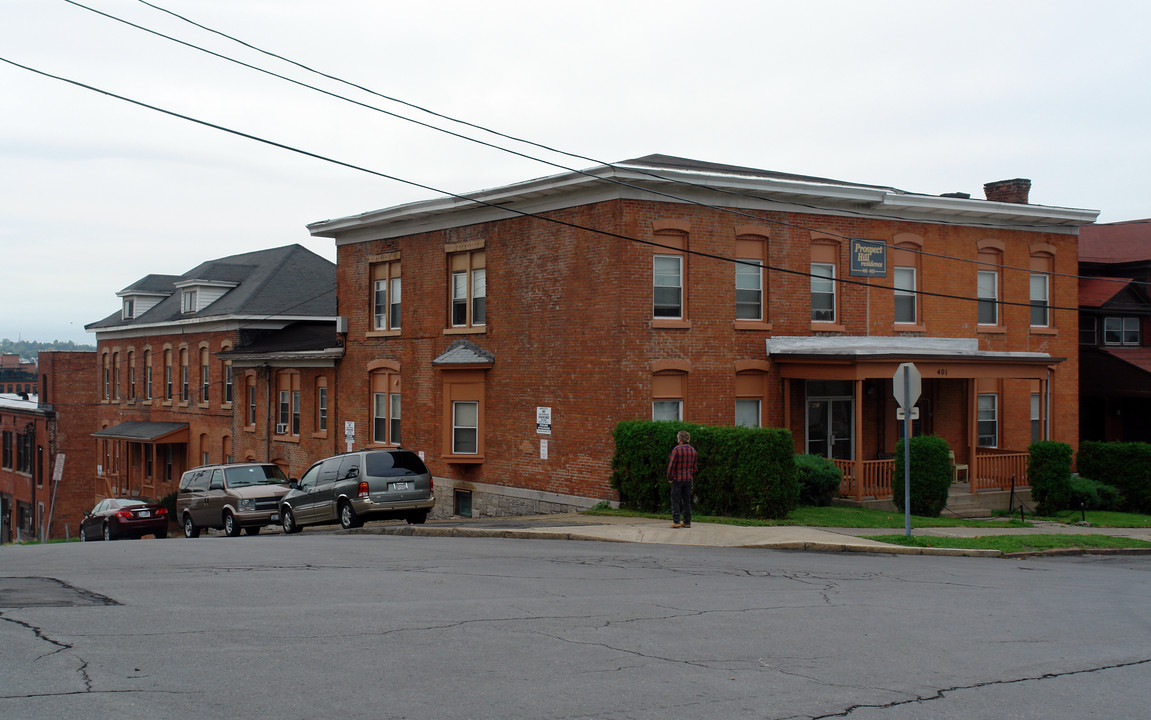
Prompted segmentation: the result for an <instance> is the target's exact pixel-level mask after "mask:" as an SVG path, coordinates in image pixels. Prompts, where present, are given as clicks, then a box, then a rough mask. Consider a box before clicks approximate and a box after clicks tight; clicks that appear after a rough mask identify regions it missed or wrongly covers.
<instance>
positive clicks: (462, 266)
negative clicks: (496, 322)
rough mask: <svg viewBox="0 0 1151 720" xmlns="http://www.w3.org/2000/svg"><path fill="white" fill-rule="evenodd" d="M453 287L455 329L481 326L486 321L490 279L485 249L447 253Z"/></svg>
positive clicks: (450, 282)
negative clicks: (488, 277) (488, 279)
mask: <svg viewBox="0 0 1151 720" xmlns="http://www.w3.org/2000/svg"><path fill="white" fill-rule="evenodd" d="M448 263H449V268H450V276H449V278H448V281H449V286H450V288H451V308H450V311H449V315H450V318H451V326H452V327H454V328H462V327H480V326H483V325H484V324H485V323H486V321H487V299H488V281H487V267H486V255H485V253H484V251H483V250H473V251H471V252H459V253H452V254H451V255H450V256H448Z"/></svg>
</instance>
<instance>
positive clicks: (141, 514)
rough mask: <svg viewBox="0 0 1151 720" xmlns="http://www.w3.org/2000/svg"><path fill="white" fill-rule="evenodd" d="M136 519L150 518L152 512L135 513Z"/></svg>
mask: <svg viewBox="0 0 1151 720" xmlns="http://www.w3.org/2000/svg"><path fill="white" fill-rule="evenodd" d="M136 517H152V512H151V511H150V510H141V511H140V512H138V513H136Z"/></svg>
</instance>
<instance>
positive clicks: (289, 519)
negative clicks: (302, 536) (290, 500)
mask: <svg viewBox="0 0 1151 720" xmlns="http://www.w3.org/2000/svg"><path fill="white" fill-rule="evenodd" d="M280 524H281V525H282V526H283V528H284V534H285V535H292V534H294V533H298V532H300V526H299V525H297V524H296V516H295V515H293V514H292V511H291V510H290V509H288V508H284V511H283V512H281V513H280Z"/></svg>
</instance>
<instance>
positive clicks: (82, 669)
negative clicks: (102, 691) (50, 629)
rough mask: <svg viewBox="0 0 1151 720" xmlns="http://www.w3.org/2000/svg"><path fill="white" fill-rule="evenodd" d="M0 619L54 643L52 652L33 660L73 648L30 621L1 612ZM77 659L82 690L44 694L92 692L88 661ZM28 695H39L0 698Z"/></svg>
mask: <svg viewBox="0 0 1151 720" xmlns="http://www.w3.org/2000/svg"><path fill="white" fill-rule="evenodd" d="M0 620H2V621H4V622H8V623H12V624H13V625H18V626H20V627H23V628H25V629H27V630H31V631H32V634H33V635H34V636H35V637H36V639H37V640H41V641H43V642H46V643H48V644H49V645H55V646H56V649H55V650H53V651H52V652H48V653H44V654H43V655H40V656H39V657H37V658H36V659H35V660H33V662H37V661H39V660H43V659H44V658H46V657H50V656H52V655H55V654H56V653H61V652H64V651H65V650H72V649H73V646H72V645H71V644H70V643H66V642H60V641H59V640H55V639H53V638H50V637H48V636H47V635H45V634H44V631H43V630H42V629H41V628H39V627H37V626H36V625H33V624H32V623H28V622H25V621H23V620H17V619H16V618H13V617H8V616H7V615H5V614H4V613H3V612H0ZM77 659H78V660H79V661H80V666H79V667H78V668H76V673H77V674H78V675H79V676H80V681H81V682H83V683H84V690H83V691H82V692H81V691H71V692H67V693H46V695H56V694H64V695H73V694H83V693H90V692H92V676H91V675H89V674H88V661H87V660H84V659H83V658H77ZM30 697H41V695H38V694H32V695H0V698H3V699H6V700H7V699H12V698H30Z"/></svg>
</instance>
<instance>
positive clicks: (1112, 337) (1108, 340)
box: [1103, 317, 1140, 345]
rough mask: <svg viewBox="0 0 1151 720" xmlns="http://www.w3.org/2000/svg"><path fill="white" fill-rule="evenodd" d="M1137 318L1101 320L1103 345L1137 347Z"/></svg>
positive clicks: (1106, 318) (1108, 318)
mask: <svg viewBox="0 0 1151 720" xmlns="http://www.w3.org/2000/svg"><path fill="white" fill-rule="evenodd" d="M1139 335H1140V333H1139V318H1137V317H1105V318H1103V344H1104V345H1139Z"/></svg>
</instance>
